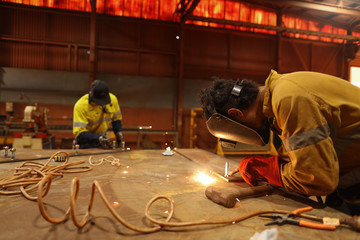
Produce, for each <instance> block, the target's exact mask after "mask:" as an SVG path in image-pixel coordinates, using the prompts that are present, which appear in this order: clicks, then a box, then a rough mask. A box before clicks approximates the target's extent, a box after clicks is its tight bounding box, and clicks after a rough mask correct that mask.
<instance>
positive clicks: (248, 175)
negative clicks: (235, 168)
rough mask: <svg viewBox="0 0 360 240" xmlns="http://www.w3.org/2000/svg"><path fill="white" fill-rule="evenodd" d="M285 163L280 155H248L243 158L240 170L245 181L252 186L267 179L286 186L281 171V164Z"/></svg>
mask: <svg viewBox="0 0 360 240" xmlns="http://www.w3.org/2000/svg"><path fill="white" fill-rule="evenodd" d="M284 163H285V161H284V160H282V158H281V157H280V156H272V157H262V156H248V157H245V158H244V159H243V160H241V162H240V164H239V172H240V174H241V176H242V177H243V179H244V180H245V182H247V183H248V184H250V185H251V186H255V185H257V183H258V181H266V182H268V183H271V184H274V185H277V186H280V187H284V186H283V184H282V181H281V173H280V168H281V165H282V164H284Z"/></svg>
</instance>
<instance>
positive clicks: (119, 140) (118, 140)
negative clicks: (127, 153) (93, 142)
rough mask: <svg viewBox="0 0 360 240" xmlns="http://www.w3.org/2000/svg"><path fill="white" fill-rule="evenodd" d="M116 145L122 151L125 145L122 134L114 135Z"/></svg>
mask: <svg viewBox="0 0 360 240" xmlns="http://www.w3.org/2000/svg"><path fill="white" fill-rule="evenodd" d="M116 143H117V145H118V146H121V148H122V149H124V148H125V146H124V145H125V144H124V137H123V134H122V132H117V133H116Z"/></svg>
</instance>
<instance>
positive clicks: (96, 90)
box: [90, 80, 111, 106]
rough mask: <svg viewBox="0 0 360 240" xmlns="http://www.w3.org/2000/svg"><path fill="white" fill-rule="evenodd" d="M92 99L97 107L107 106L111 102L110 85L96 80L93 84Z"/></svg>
mask: <svg viewBox="0 0 360 240" xmlns="http://www.w3.org/2000/svg"><path fill="white" fill-rule="evenodd" d="M90 91H91V93H92V98H93V100H94V102H95V104H96V105H100V106H103V105H106V104H109V103H110V102H111V100H110V95H109V87H108V85H107V84H106V83H105V82H104V81H101V80H95V81H94V82H93V83H92V84H91V90H90Z"/></svg>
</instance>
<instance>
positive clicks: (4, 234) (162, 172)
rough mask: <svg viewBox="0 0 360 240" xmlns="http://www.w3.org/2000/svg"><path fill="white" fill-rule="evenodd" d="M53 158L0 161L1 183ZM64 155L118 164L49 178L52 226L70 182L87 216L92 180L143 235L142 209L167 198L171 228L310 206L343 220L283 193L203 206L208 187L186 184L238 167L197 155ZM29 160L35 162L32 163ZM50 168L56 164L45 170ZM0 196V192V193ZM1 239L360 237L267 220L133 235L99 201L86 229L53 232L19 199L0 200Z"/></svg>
mask: <svg viewBox="0 0 360 240" xmlns="http://www.w3.org/2000/svg"><path fill="white" fill-rule="evenodd" d="M57 151H58V150H19V151H17V152H16V155H15V160H14V161H13V162H11V161H9V158H4V156H3V152H1V156H0V178H4V177H8V176H12V175H13V173H14V170H15V167H17V166H18V165H20V164H21V163H22V161H24V160H31V161H39V162H41V163H45V162H46V161H47V160H48V159H49V157H50V156H51V155H52V154H54V153H56V152H57ZM59 151H66V152H68V153H69V154H70V155H71V157H70V162H71V161H78V160H85V161H86V162H85V163H84V164H82V166H89V165H90V164H89V162H88V159H89V157H90V156H92V157H93V159H100V158H104V157H107V156H113V157H116V158H118V159H119V160H120V163H121V165H120V166H113V165H111V164H110V163H107V162H106V163H103V164H101V165H98V166H94V167H93V170H91V171H89V172H84V173H65V174H64V176H63V177H61V178H55V179H54V180H53V182H52V185H51V188H50V191H49V193H48V194H47V196H46V197H45V198H44V203H45V206H46V209H47V211H48V212H49V214H50V215H51V216H52V217H54V218H58V217H60V216H62V215H63V214H64V213H65V211H66V210H67V209H68V207H69V192H70V185H71V181H72V179H73V178H74V177H78V178H79V179H80V190H79V197H78V200H77V203H76V211H77V214H78V218H79V219H81V218H82V216H83V215H84V213H85V212H86V210H87V207H88V203H89V199H90V193H91V187H92V182H93V181H94V180H97V181H98V182H99V183H100V185H101V186H102V188H103V190H104V192H105V194H106V195H107V198H108V199H109V201H110V202H111V203H112V205H113V206H114V207H115V209H116V211H117V213H118V214H120V215H121V216H122V217H123V218H124V219H125V220H126V221H128V222H129V223H131V224H133V225H136V226H139V227H146V226H151V223H149V221H148V220H147V219H146V217H145V215H144V212H145V207H146V205H147V203H148V202H149V200H150V199H152V198H153V197H155V196H159V195H166V196H169V197H170V198H171V199H172V200H173V201H174V205H175V213H174V217H173V219H172V220H171V221H172V222H187V221H198V220H207V219H210V220H214V219H229V220H231V219H234V218H236V217H239V216H242V215H245V214H248V213H252V212H255V211H258V210H274V209H278V210H286V211H292V210H295V209H298V208H302V207H306V206H313V207H314V209H313V210H312V211H311V212H309V214H312V215H317V216H322V217H336V218H344V217H349V216H347V215H345V214H343V213H341V212H338V211H336V210H334V209H331V208H328V207H323V206H321V205H320V204H318V203H317V202H316V201H314V200H312V199H311V198H304V197H300V196H298V195H294V194H288V193H286V192H285V191H281V190H276V191H275V192H274V193H273V194H272V195H269V196H262V197H256V198H248V199H243V200H240V201H239V202H237V203H236V205H235V207H234V208H225V207H223V206H220V205H217V204H215V203H213V202H212V201H210V200H208V199H207V198H206V196H205V194H204V192H205V189H206V186H204V185H202V184H201V183H199V182H196V181H193V180H192V176H194V174H196V173H197V172H198V171H200V170H205V171H208V170H212V171H215V172H217V173H219V174H224V166H225V162H226V161H228V162H230V164H231V168H234V167H236V165H237V164H238V162H236V161H233V160H230V159H227V158H225V157H221V156H218V155H216V154H214V153H210V152H207V151H204V150H200V149H176V150H174V155H172V156H164V155H163V154H162V153H163V151H164V150H131V151H118V150H101V149H88V150H80V151H79V155H75V151H74V150H59ZM34 159H35V160H34ZM50 164H61V163H56V162H51V163H50ZM215 185H221V186H226V185H227V186H230V185H238V187H248V185H247V184H246V183H226V182H225V181H222V180H221V179H220V178H217V183H215ZM0 189H1V186H0ZM167 210H168V208H167V203H166V202H160V203H156V204H154V207H152V208H151V213H152V214H153V215H154V216H159V217H161V216H162V217H163V218H164V216H165V215H166V211H167ZM0 219H1V220H0V239H250V238H251V237H252V236H253V235H254V234H255V233H256V232H259V233H260V232H262V231H264V230H266V229H272V228H276V229H277V230H278V234H279V235H278V239H352V240H353V239H360V233H358V232H355V231H353V230H352V229H350V228H348V227H343V226H341V227H338V228H337V229H336V230H335V231H326V230H316V229H310V228H305V227H299V226H295V225H283V226H277V225H274V226H264V224H265V223H267V222H268V221H269V220H268V219H264V218H261V217H258V216H256V217H252V218H249V219H247V220H244V221H241V222H238V223H233V224H231V223H230V224H217V225H200V226H189V227H166V228H163V229H162V230H160V231H158V232H154V233H147V234H144V233H139V232H135V231H133V230H130V229H128V228H126V227H125V226H123V225H122V224H121V223H120V222H118V221H117V220H116V219H115V218H114V217H113V216H112V215H111V213H110V212H109V210H108V209H107V208H106V206H105V204H104V203H103V201H102V199H101V198H100V197H99V193H98V192H95V200H94V205H93V209H92V211H91V217H90V222H89V223H88V224H86V225H85V226H84V227H83V228H81V229H78V228H77V227H75V225H74V224H73V222H72V220H71V219H69V220H67V221H66V222H64V223H60V224H52V223H49V222H47V221H46V220H45V219H44V218H43V217H42V215H41V214H40V211H39V207H38V204H37V202H36V201H30V200H27V199H26V198H25V197H24V196H23V195H0Z"/></svg>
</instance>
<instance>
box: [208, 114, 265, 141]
mask: <svg viewBox="0 0 360 240" xmlns="http://www.w3.org/2000/svg"><path fill="white" fill-rule="evenodd" d="M206 126H207V128H208V130H209V132H210V133H211V134H212V135H214V136H215V137H218V138H220V139H226V140H230V141H234V142H241V143H245V144H250V145H256V146H264V145H265V144H266V143H267V142H268V140H264V138H263V137H262V136H261V135H260V134H259V133H258V132H256V131H255V130H253V129H251V128H249V127H247V126H245V125H243V124H241V123H238V122H236V121H234V120H232V119H230V118H228V117H225V116H224V115H221V114H219V113H214V114H213V115H212V116H211V117H210V118H209V119H208V120H207V121H206ZM227 142H229V141H227Z"/></svg>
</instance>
